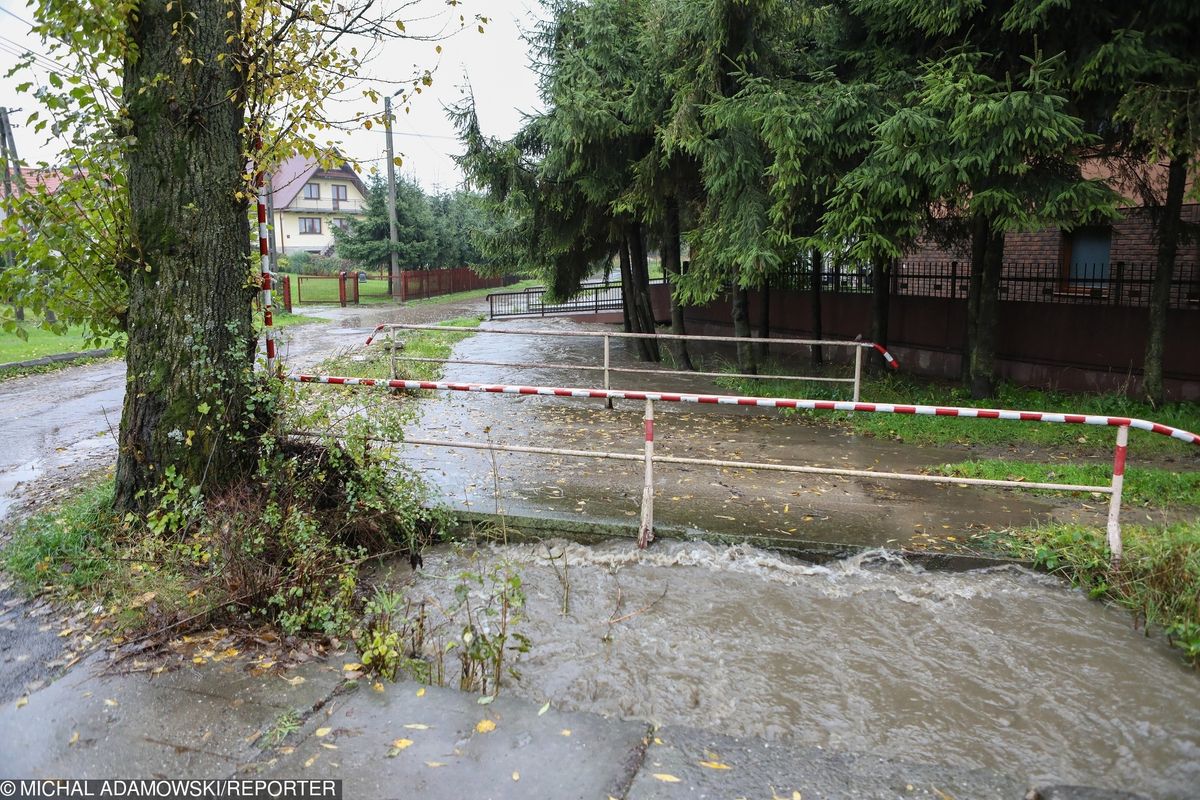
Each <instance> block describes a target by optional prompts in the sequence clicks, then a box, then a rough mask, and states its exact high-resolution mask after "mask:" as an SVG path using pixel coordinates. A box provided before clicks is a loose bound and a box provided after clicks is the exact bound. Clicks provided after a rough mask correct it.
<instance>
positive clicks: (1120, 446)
mask: <svg viewBox="0 0 1200 800" xmlns="http://www.w3.org/2000/svg"><path fill="white" fill-rule="evenodd" d="M1128 451H1129V426H1128V425H1122V426H1120V427H1119V428H1117V446H1116V448H1115V449H1114V450H1113V476H1112V494H1111V495H1110V496H1109V498H1108V550H1109V553H1111V554H1112V562H1113V566H1119V565H1120V563H1121V554H1122V551H1123V546H1122V544H1121V489H1122V488H1123V487H1124V485H1125V456H1126V455H1127V454H1128Z"/></svg>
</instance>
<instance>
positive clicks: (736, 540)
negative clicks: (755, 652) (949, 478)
mask: <svg viewBox="0 0 1200 800" xmlns="http://www.w3.org/2000/svg"><path fill="white" fill-rule="evenodd" d="M453 513H454V517H455V519H456V520H457V523H456V526H455V527H454V528H453V530H454V532H455V533H464V532H470V531H473V530H474V529H475V526H477V525H487V526H489V527H494V526H497V525H500V524H501V521H503V525H504V527H505V529H506V531H507V535H508V539H509V541H518V542H534V541H538V540H540V539H544V538H547V537H550V536H558V537H562V538H564V539H569V540H571V541H573V542H578V543H579V544H595V543H598V542H601V541H604V540H606V539H629V540H631V541H636V540H637V536H638V528H637V526H636V525H622V524H620V523H611V522H579V521H576V520H569V519H553V518H545V517H522V516H513V515H510V514H491V513H487V512H482V511H455V512H453ZM654 535H655V537H656V538H660V539H682V540H684V541H690V542H707V543H709V544H716V545H738V544H747V543H748V544H752V545H753V546H754V547H758V548H761V549H763V550H770V551H772V552H776V553H783V554H785V555H790V556H795V557H797V558H801V559H804V560H805V561H810V562H812V563H815V564H825V563H828V562H830V561H841V560H843V559H846V558H850V557H852V556H855V555H858V554H859V553H864V552H867V551H869V550H881V549H882V550H886V551H887V552H889V553H892V554H894V555H896V556H899V557H900V558H902V559H904V560H905V561H907V562H908V563H910V564H916V565H918V566H921V567H924V568H925V569H937V570H946V571H949V572H966V571H968V570H973V569H985V568H988V567H1010V566H1016V567H1025V568H1028V569H1032V568H1033V565H1032V564H1031V563H1029V562H1027V561H1020V560H1018V559H1012V558H1004V557H1002V556H989V555H983V554H979V553H938V552H928V551H924V550H891V549H888V548H880V547H868V546H866V545H856V544H839V543H836V542H818V541H812V540H808V539H793V538H790V537H783V536H771V537H755V538H754V539H753V541H751V540H749V539H748V538H747V537H745V536H737V535H733V534H722V533H713V532H710V531H702V530H699V529H696V528H682V527H679V526H673V525H661V526H660V525H655V526H654Z"/></svg>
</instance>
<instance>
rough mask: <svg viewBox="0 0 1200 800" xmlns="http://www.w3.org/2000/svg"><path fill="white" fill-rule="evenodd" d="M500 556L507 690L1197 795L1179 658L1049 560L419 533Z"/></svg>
mask: <svg viewBox="0 0 1200 800" xmlns="http://www.w3.org/2000/svg"><path fill="white" fill-rule="evenodd" d="M551 555H553V556H554V557H555V559H556V560H555V561H554V564H556V565H557V567H558V569H557V571H556V570H555V568H554V567H552V566H551V561H550V556H551ZM501 558H503V559H507V560H509V561H510V562H511V563H513V564H514V565H515V567H516V569H517V570H518V571H519V572H520V574H521V576H522V579H523V582H524V586H525V590H526V592H527V595H528V605H527V608H526V612H525V617H526V618H525V619H524V620H523V621H522V622H521V623H520V626H519V630H521V631H522V632H524V633H525V634H526V635H528V636H529V637H530V638H531V639H532V642H533V647H532V650H531V651H530V652H529V653H527V654H525V655H524V656H521V657H520V660H519V661H518V663H517V666H518V668H519V669H520V671H521V680H520V681H519V682H516V683H515V684H514V685H513V686H512V687H511V689H510V691H515V692H517V693H518V694H522V695H525V696H528V697H530V698H533V699H535V700H537V701H539V702H541V701H545V700H549V701H551V702H552V703H553V704H554V705H555V706H557V707H561V708H570V709H580V710H588V711H595V712H599V713H603V714H609V715H619V716H622V717H633V718H641V719H646V720H649V721H652V722H655V723H660V724H684V725H690V726H695V727H701V728H710V729H714V730H718V731H720V732H722V733H727V734H733V735H742V736H761V737H765V738H767V739H772V740H787V741H793V742H797V743H800V744H808V745H821V746H827V747H832V748H838V749H844V750H850V751H858V752H870V753H873V754H877V755H881V756H888V757H896V758H902V759H905V760H909V761H922V762H937V763H946V764H952V765H961V766H963V767H987V768H992V769H998V770H1002V771H1005V772H1008V773H1010V774H1015V775H1018V776H1022V777H1025V778H1028V779H1029V780H1030V782H1031V783H1034V784H1046V783H1077V784H1084V785H1093V786H1103V787H1108V788H1114V789H1116V788H1122V789H1125V790H1128V791H1139V792H1143V793H1146V794H1148V795H1150V796H1152V797H1163V798H1184V797H1197V796H1200V675H1197V674H1196V673H1195V672H1193V671H1191V670H1189V669H1187V668H1186V667H1184V666H1183V665H1182V664H1181V662H1180V660H1179V659H1178V658H1177V656H1176V655H1175V654H1174V653H1172V652H1171V651H1170V650H1169V649H1168V648H1167V647H1166V646H1165V645H1164V644H1163V643H1162V642H1160V641H1158V640H1155V639H1147V638H1146V637H1145V636H1143V635H1142V633H1140V632H1138V631H1135V630H1134V629H1133V628H1132V627H1131V626H1130V622H1129V617H1128V616H1127V615H1126V614H1124V613H1122V612H1120V611H1118V610H1115V609H1112V608H1107V607H1105V606H1103V605H1101V604H1099V603H1096V602H1094V601H1091V600H1088V599H1087V598H1086V597H1085V596H1084V595H1083V594H1081V593H1080V592H1077V591H1072V590H1069V589H1067V588H1065V587H1064V586H1063V585H1062V584H1061V583H1059V582H1058V581H1056V580H1054V579H1051V578H1047V577H1045V576H1041V575H1036V574H1033V573H1029V572H1026V571H1024V570H1020V569H1015V568H1004V569H997V570H991V571H977V572H969V573H940V572H925V571H922V570H920V569H917V568H913V567H911V566H909V565H906V564H904V563H900V562H896V561H893V560H891V559H889V558H887V557H885V556H884V555H882V553H868V554H866V555H864V556H858V557H856V558H854V559H850V560H847V561H843V562H839V563H835V564H831V565H828V566H814V565H811V564H806V563H802V562H799V561H794V560H790V559H786V558H781V557H777V556H775V555H771V554H769V553H766V552H763V551H759V550H755V549H751V548H745V547H713V546H710V545H705V544H697V543H687V542H670V541H664V542H659V543H656V544H655V546H654V547H653V548H652V549H651V550H650V551H648V552H646V553H639V552H637V551H636V550H634V549H633V547H632V545H631V543H629V542H614V543H611V544H604V545H599V546H595V547H586V546H582V545H578V544H571V543H565V542H554V543H550V544H537V545H512V546H508V547H496V548H489V549H486V550H484V551H482V552H481V553H477V554H475V555H474V556H472V555H471V554H469V553H455V552H453V551H451V550H440V551H435V552H433V553H430V554H429V555H427V556H426V571H427V572H428V573H432V574H440V575H447V574H452V573H453V572H455V571H456V570H459V569H463V568H465V567H467V566H468V564H470V565H471V568H472V569H478V568H479V564H480V561H482V562H489V561H495V560H497V559H501ZM564 572H565V579H564V578H563V577H561V576H562V575H563V573H564ZM564 588H566V589H567V592H568V597H567V611H566V613H565V614H563V613H562V609H563V593H564ZM449 591H450V589H449V585H448V583H447V582H446V581H443V580H440V579H435V578H430V577H420V578H417V579H416V581H415V583H414V585H413V586H412V587H411V592H412V593H414V594H416V595H428V596H435V597H439V596H440V597H441V598H442V600H443V602H444V600H445V598H446V597H447V596H448V594H449ZM612 620H618V621H616V622H611V621H612Z"/></svg>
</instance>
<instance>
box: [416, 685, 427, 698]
mask: <svg viewBox="0 0 1200 800" xmlns="http://www.w3.org/2000/svg"><path fill="white" fill-rule="evenodd" d="M424 696H425V687H424V686H422V687H421V688H420V689H417V697H424Z"/></svg>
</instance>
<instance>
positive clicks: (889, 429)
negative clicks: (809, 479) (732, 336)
mask: <svg viewBox="0 0 1200 800" xmlns="http://www.w3.org/2000/svg"><path fill="white" fill-rule="evenodd" d="M793 369H795V368H793ZM771 371H776V372H786V371H787V370H785V369H779V368H775V369H772V370H771ZM717 383H718V384H719V385H721V386H722V387H724V388H726V389H729V390H730V391H733V392H736V393H738V394H750V395H758V396H763V397H797V398H804V399H812V400H846V399H849V397H848V395H849V393H848V390H847V389H846V386H847V385H848V384H827V383H812V382H809V383H806V382H804V381H780V380H771V379H769V378H765V379H754V378H718V379H717ZM862 399H863V401H864V402H874V403H899V404H906V405H941V406H969V407H981V408H1007V409H1017V410H1025V411H1058V412H1066V413H1074V414H1095V415H1106V416H1121V417H1139V418H1142V419H1148V420H1153V421H1154V422H1161V423H1163V424H1165V425H1171V426H1174V427H1177V428H1183V429H1184V430H1188V431H1192V432H1194V433H1195V432H1200V403H1187V402H1181V403H1171V404H1167V405H1164V406H1161V407H1159V408H1152V407H1151V406H1150V405H1149V404H1147V403H1144V402H1141V401H1138V400H1134V399H1132V398H1129V397H1125V396H1124V395H1117V394H1071V393H1066V392H1053V391H1046V390H1040V389H1029V388H1025V387H1021V386H1014V385H1011V384H1001V386H1000V387H999V389H997V391H996V396H995V397H991V398H988V399H986V400H972V399H971V397H970V396H969V394H968V393H967V392H966V391H965V390H964V389H963V388H962V387H961V386H960V385H958V384H955V383H950V382H947V381H935V380H927V379H920V378H915V377H911V376H905V375H888V376H885V377H882V378H879V377H867V378H864V379H863V386H862ZM798 413H801V414H804V415H806V416H810V417H812V418H813V419H815V420H819V421H828V422H833V423H834V424H836V425H839V426H842V427H845V428H847V429H849V430H852V431H854V432H855V433H859V434H863V435H868V436H877V437H881V438H887V439H895V440H899V441H904V442H909V443H912V444H933V445H945V444H963V445H992V446H1010V445H1033V446H1039V447H1044V448H1049V449H1053V450H1059V451H1065V452H1072V453H1081V452H1084V453H1097V454H1099V453H1111V452H1112V448H1113V444H1114V442H1115V438H1116V428H1108V427H1099V426H1092V425H1062V424H1052V423H1040V422H1016V421H1010V420H995V419H984V420H980V419H967V418H956V417H930V416H915V415H910V414H876V413H855V414H845V413H840V412H828V411H814V412H798ZM1129 444H1130V457H1131V458H1133V459H1135V460H1136V458H1137V454H1138V453H1144V452H1147V451H1153V452H1162V453H1167V452H1170V453H1174V454H1178V455H1180V456H1191V455H1192V453H1191V450H1192V449H1193V447H1194V446H1193V447H1189V446H1188V445H1185V444H1184V443H1183V442H1180V441H1178V440H1175V439H1169V438H1167V437H1165V436H1159V435H1157V434H1151V433H1143V432H1141V431H1132V432H1131V435H1130V443H1129Z"/></svg>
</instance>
